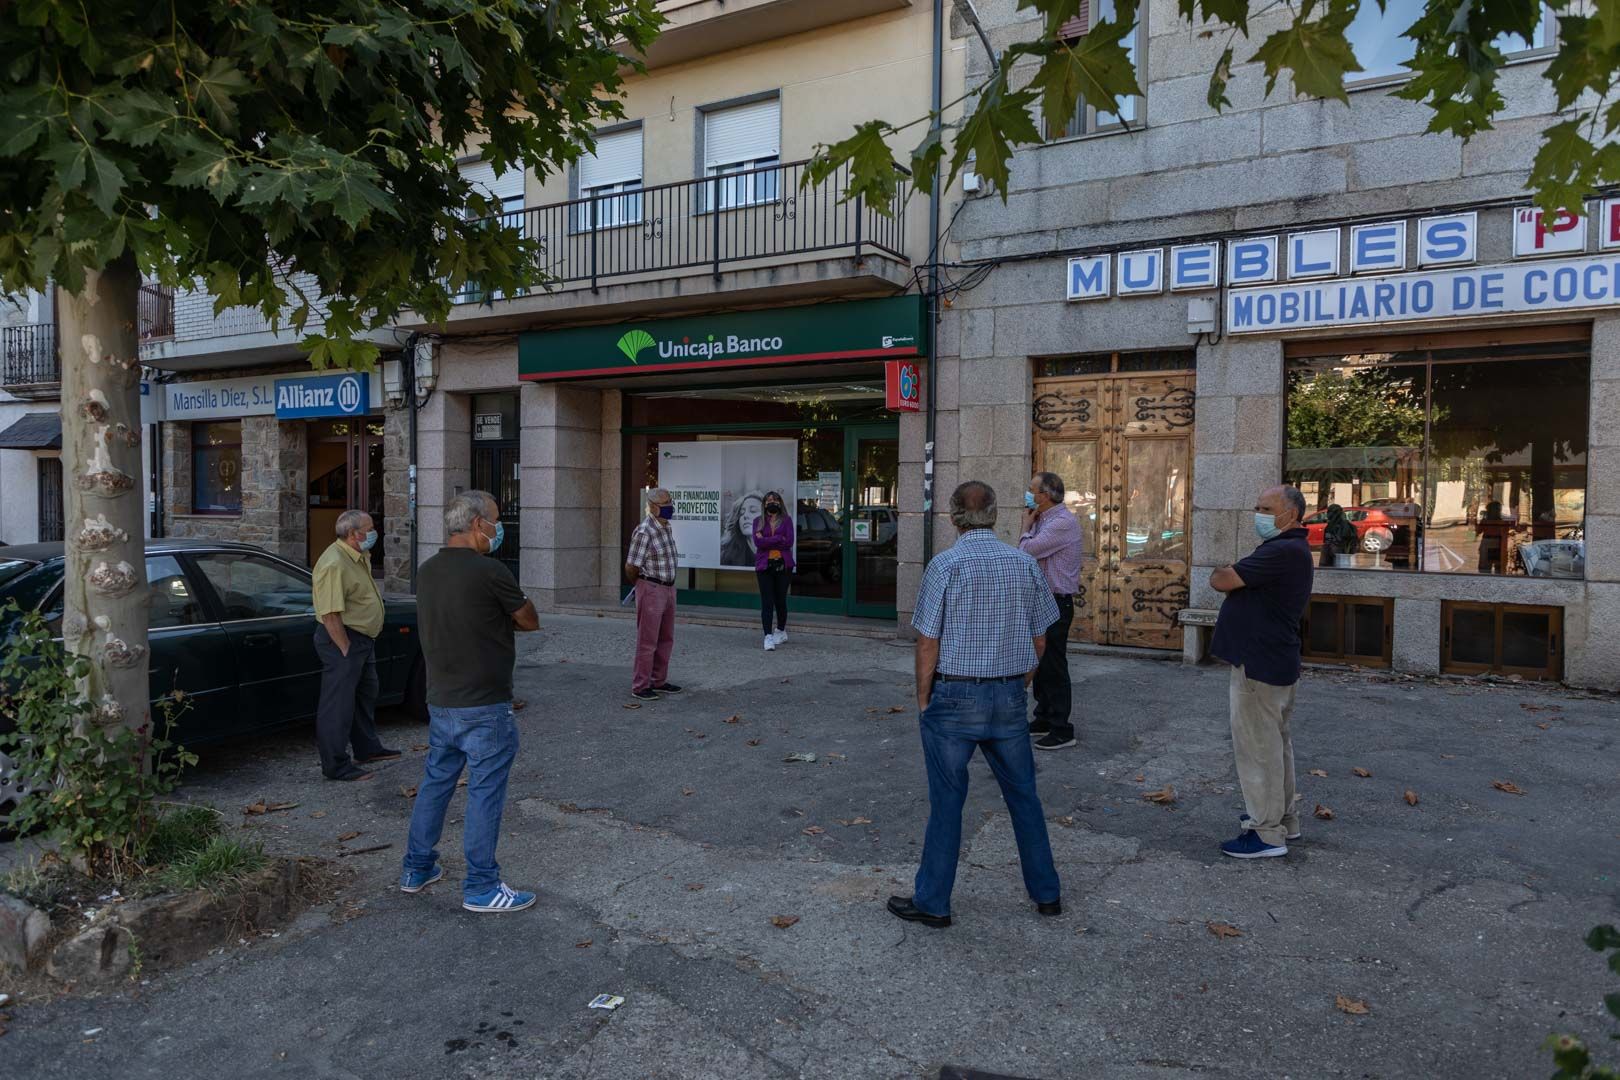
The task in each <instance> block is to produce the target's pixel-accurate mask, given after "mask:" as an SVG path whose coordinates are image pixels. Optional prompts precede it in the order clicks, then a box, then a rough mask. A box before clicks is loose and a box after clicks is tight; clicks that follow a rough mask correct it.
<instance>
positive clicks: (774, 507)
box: [765, 502, 782, 514]
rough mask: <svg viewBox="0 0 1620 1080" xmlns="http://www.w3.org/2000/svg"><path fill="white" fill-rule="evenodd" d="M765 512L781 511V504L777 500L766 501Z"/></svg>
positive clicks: (777, 512)
mask: <svg viewBox="0 0 1620 1080" xmlns="http://www.w3.org/2000/svg"><path fill="white" fill-rule="evenodd" d="M765 512H766V513H767V514H780V513H781V512H782V504H781V503H779V502H768V503H766V504H765Z"/></svg>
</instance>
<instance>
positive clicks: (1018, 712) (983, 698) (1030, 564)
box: [889, 480, 1063, 927]
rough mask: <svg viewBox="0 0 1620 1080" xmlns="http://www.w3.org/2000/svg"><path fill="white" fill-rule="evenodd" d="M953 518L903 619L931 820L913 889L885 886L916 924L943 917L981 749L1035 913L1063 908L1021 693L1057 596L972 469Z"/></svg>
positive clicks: (955, 497) (947, 921)
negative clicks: (1005, 535) (910, 631)
mask: <svg viewBox="0 0 1620 1080" xmlns="http://www.w3.org/2000/svg"><path fill="white" fill-rule="evenodd" d="M951 524H953V525H955V526H956V529H957V532H958V533H959V534H960V536H959V539H958V540H957V541H956V545H955V546H954V547H952V548H951V549H950V550H949V551H946V552H942V553H941V554H939V555H937V556H935V557H934V558H933V559H932V560H931V561H930V562H929V563H928V569H927V570H926V571H924V572H923V581H922V589H921V591H920V592H919V593H918V595H917V611H916V613H915V614H914V615H913V616H912V620H911V625H912V627H913V628H915V629H916V631H917V635H918V636H917V649H916V665H917V709H918V711H919V713H921V718H920V719H921V726H922V743H923V758H924V761H925V763H926V764H927V767H928V829H927V832H926V833H925V834H924V838H923V854H922V864H921V865H920V866H919V867H918V868H917V880H916V884H915V887H914V889H913V892H912V895H911V896H891V897H889V911H890V912H891V913H893V914H894V915H895V916H897V917H899V918H902V919H906V920H908V921H910V922H920V923H922V924H923V925H924V926H935V927H943V926H949V925H951V889H952V887H953V886H954V885H955V883H956V862H957V853H958V851H959V849H960V848H961V846H962V806H963V804H964V803H966V802H967V789H968V762H969V761H970V760H971V759H972V757H973V751H974V749H975V748H977V749H979V750H982V751H983V752H984V756H985V760H986V761H988V762H989V763H990V769H991V771H992V772H994V773H995V776H996V781H997V783H999V784H1000V785H1001V797H1002V798H1003V799H1004V800H1005V801H1006V803H1007V811H1008V813H1010V814H1011V815H1012V826H1013V835H1014V837H1015V838H1016V839H1017V841H1018V861H1019V864H1020V865H1021V866H1022V867H1023V871H1024V888H1025V889H1027V890H1028V892H1029V896H1030V899H1032V900H1034V901H1035V905H1036V908H1037V910H1039V911H1040V913H1041V914H1042V915H1060V914H1062V913H1063V905H1062V903H1061V896H1060V892H1061V889H1060V885H1059V882H1058V875H1057V868H1056V867H1055V866H1054V865H1053V863H1052V844H1051V841H1050V839H1049V838H1048V837H1047V834H1046V815H1045V813H1044V812H1043V811H1042V810H1041V800H1040V796H1039V795H1038V794H1037V793H1036V791H1035V754H1034V751H1033V750H1031V749H1030V743H1029V705H1028V702H1027V701H1026V700H1025V697H1024V688H1025V686H1027V685H1028V683H1029V680H1030V677H1031V676H1032V675H1033V673H1034V670H1035V667H1036V665H1037V664H1038V663H1039V662H1040V655H1041V652H1042V650H1044V649H1045V647H1046V628H1047V627H1049V626H1051V625H1052V624H1053V623H1054V622H1056V621H1057V619H1058V609H1057V602H1056V601H1055V600H1053V599H1052V590H1051V586H1050V585H1049V584H1048V583H1047V580H1046V576H1045V574H1043V573H1042V571H1041V568H1040V565H1039V564H1038V563H1036V562H1035V560H1034V559H1033V558H1031V557H1030V556H1029V555H1026V554H1025V553H1024V552H1022V551H1019V550H1018V549H1017V548H1014V547H1009V546H1008V545H1006V544H1004V543H1002V542H1001V541H1000V540H998V539H996V534H995V531H994V529H995V524H996V493H995V492H994V491H992V490H991V489H990V486H989V485H988V484H983V483H980V482H979V481H977V480H970V481H968V482H967V483H965V484H963V485H961V486H960V487H958V488H957V489H956V491H955V492H954V493H952V495H951Z"/></svg>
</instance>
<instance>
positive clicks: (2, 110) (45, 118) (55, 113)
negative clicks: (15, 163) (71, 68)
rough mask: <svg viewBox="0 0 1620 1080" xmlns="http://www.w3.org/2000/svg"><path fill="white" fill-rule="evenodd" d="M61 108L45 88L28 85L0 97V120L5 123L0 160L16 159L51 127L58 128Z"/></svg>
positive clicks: (0, 145)
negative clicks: (5, 158) (6, 158)
mask: <svg viewBox="0 0 1620 1080" xmlns="http://www.w3.org/2000/svg"><path fill="white" fill-rule="evenodd" d="M61 113H62V109H61V106H60V103H59V102H58V101H57V98H56V94H55V93H54V91H53V90H52V88H51V87H48V86H30V87H25V88H23V89H21V90H14V91H12V92H11V93H9V94H6V95H5V96H4V97H0V118H3V119H4V120H5V123H4V125H3V127H4V129H5V132H6V134H5V138H3V139H0V157H16V156H18V155H20V154H21V153H22V152H23V151H24V150H27V149H29V148H31V147H32V146H33V145H34V144H35V143H37V142H39V140H40V139H42V138H44V137H45V136H46V135H47V134H49V133H50V132H51V130H52V129H53V128H58V129H59V128H61V127H62V126H63V121H62V116H61Z"/></svg>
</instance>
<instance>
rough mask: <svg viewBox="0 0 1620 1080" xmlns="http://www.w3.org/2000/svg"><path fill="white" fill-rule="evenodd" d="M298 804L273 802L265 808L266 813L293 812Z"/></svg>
mask: <svg viewBox="0 0 1620 1080" xmlns="http://www.w3.org/2000/svg"><path fill="white" fill-rule="evenodd" d="M297 805H298V804H297V803H295V802H273V803H271V804H270V805H269V806H267V807H265V808H264V811H265V813H267V814H274V813H275V812H276V811H278V810H291V809H293V808H294V807H296V806H297Z"/></svg>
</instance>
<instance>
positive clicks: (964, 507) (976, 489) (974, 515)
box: [951, 480, 996, 529]
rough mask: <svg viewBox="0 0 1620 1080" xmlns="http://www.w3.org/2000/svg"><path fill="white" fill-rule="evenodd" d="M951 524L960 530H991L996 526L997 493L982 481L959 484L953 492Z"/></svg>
mask: <svg viewBox="0 0 1620 1080" xmlns="http://www.w3.org/2000/svg"><path fill="white" fill-rule="evenodd" d="M951 524H952V525H955V526H956V527H957V528H958V529H989V528H993V527H994V526H995V524H996V492H995V489H994V488H992V487H991V486H990V485H989V484H986V483H984V482H983V481H980V480H969V481H967V482H966V483H962V484H958V485H957V486H956V490H955V491H953V492H951Z"/></svg>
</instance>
